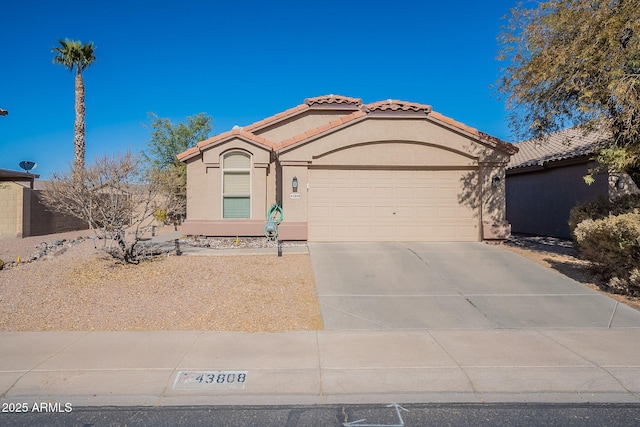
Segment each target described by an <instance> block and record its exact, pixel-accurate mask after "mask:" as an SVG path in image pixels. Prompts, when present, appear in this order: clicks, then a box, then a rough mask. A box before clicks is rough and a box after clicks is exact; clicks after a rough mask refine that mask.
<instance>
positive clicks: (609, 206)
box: [569, 194, 640, 234]
mask: <svg viewBox="0 0 640 427" xmlns="http://www.w3.org/2000/svg"><path fill="white" fill-rule="evenodd" d="M634 209H640V194H626V195H624V196H620V197H618V198H615V199H613V200H611V201H609V200H607V199H605V198H603V197H600V198H598V199H597V200H595V201H593V202H589V203H583V204H581V205H577V206H575V207H574V208H573V209H571V212H570V214H569V228H570V229H571V234H573V232H574V230H575V229H576V227H577V226H578V224H580V223H581V222H582V221H584V220H587V219H594V220H596V219H603V218H606V217H608V216H609V215H620V214H626V213H629V212H633V211H634Z"/></svg>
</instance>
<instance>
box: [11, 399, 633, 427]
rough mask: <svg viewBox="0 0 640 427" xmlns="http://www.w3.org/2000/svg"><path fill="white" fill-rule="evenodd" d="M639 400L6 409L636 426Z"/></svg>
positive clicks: (138, 419)
mask: <svg viewBox="0 0 640 427" xmlns="http://www.w3.org/2000/svg"><path fill="white" fill-rule="evenodd" d="M639 424H640V405H638V404H411V405H324V406H257V407H247V406H239V407H234V406H190V407H183V406H178V407H80V408H74V409H72V411H71V412H68V413H41V412H31V411H29V412H27V413H13V414H7V413H2V414H1V415H0V425H3V426H5V427H10V426H16V427H23V426H25V427H26V426H51V427H62V426H65V427H66V426H83V427H94V426H95V427H100V426H116V425H117V426H125V425H126V426H128V427H137V426H157V427H164V426H193V427H197V426H225V427H249V426H256V427H258V426H259V427H270V426H273V427H308V426H319V427H324V426H326V427H331V426H336V427H356V426H360V427H366V426H369V427H373V426H375V427H384V426H395V427H404V426H407V427H411V426H453V427H457V426H460V427H462V426H464V427H467V426H478V427H483V426H487V427H489V426H490V427H494V426H500V425H508V426H514V427H517V426H549V427H553V426H558V427H560V426H562V427H572V426H576V427H577V426H580V427H589V426H612V427H613V426H634V425H639Z"/></svg>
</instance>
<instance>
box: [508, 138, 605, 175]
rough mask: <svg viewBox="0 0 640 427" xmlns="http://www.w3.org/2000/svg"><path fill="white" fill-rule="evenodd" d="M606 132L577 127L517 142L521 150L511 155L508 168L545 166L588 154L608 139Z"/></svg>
mask: <svg viewBox="0 0 640 427" xmlns="http://www.w3.org/2000/svg"><path fill="white" fill-rule="evenodd" d="M607 139H608V137H607V135H606V134H605V133H604V132H589V133H585V132H584V131H582V130H580V129H576V128H571V129H564V130H561V131H558V132H554V133H552V134H550V135H548V137H547V138H545V139H543V140H541V139H528V140H526V141H521V142H517V143H516V144H515V146H516V147H517V148H519V149H520V151H519V152H518V153H517V154H516V155H514V156H513V157H511V161H510V162H509V164H508V165H507V169H516V168H524V167H528V166H545V165H546V164H548V163H549V162H554V161H558V160H567V159H573V158H576V157H581V156H588V155H591V154H593V153H594V152H595V149H596V148H597V147H598V146H599V145H602V144H603V143H605V142H606V141H607Z"/></svg>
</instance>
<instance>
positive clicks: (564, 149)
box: [506, 128, 638, 239]
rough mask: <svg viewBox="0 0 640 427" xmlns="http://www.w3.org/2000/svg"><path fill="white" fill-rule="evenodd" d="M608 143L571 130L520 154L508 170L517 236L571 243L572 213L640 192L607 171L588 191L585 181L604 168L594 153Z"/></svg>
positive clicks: (532, 143)
mask: <svg viewBox="0 0 640 427" xmlns="http://www.w3.org/2000/svg"><path fill="white" fill-rule="evenodd" d="M606 140H607V135H606V134H604V133H599V132H592V133H588V134H584V133H583V132H582V131H581V130H578V129H575V128H572V129H565V130H562V131H560V132H555V133H553V134H551V135H549V136H548V138H547V139H546V140H545V141H539V140H535V139H530V140H527V141H522V142H518V143H516V144H514V145H515V146H516V147H518V148H519V151H518V153H517V154H515V155H514V156H513V157H512V158H511V160H510V162H509V164H508V165H507V170H506V191H507V220H508V221H509V223H510V224H511V229H512V231H513V232H514V233H522V234H532V235H538V236H551V237H560V238H566V239H568V238H571V232H570V230H569V225H568V221H569V212H570V211H571V209H572V208H573V207H574V206H575V205H577V204H581V203H586V202H590V201H593V200H596V199H597V198H599V197H603V198H605V199H610V198H614V197H617V196H619V195H622V194H627V193H633V192H636V193H637V192H638V188H637V187H636V185H635V184H634V182H633V181H632V180H631V178H630V177H629V176H628V175H626V174H614V173H609V172H608V171H607V170H606V169H603V170H601V171H600V173H598V174H597V175H596V176H595V182H594V183H593V184H591V185H587V184H586V183H585V181H584V176H585V175H587V174H588V173H589V171H590V170H593V169H595V168H597V167H598V166H599V165H598V164H597V163H596V162H594V161H593V160H592V157H593V155H594V147H597V146H598V145H600V144H602V143H603V142H605V141H606Z"/></svg>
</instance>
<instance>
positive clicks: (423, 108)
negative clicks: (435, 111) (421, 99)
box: [362, 99, 431, 114]
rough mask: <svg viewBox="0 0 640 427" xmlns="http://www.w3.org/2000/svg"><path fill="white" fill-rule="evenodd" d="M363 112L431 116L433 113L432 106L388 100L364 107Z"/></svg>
mask: <svg viewBox="0 0 640 427" xmlns="http://www.w3.org/2000/svg"><path fill="white" fill-rule="evenodd" d="M362 110H363V111H365V112H367V113H368V112H370V111H415V112H424V113H427V114H429V113H430V112H431V105H425V104H418V103H416V102H407V101H399V100H397V99H387V100H386V101H378V102H372V103H371V104H367V105H364V106H363V107H362Z"/></svg>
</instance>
